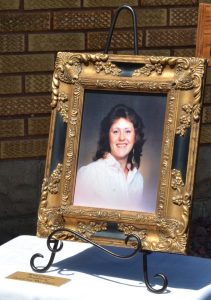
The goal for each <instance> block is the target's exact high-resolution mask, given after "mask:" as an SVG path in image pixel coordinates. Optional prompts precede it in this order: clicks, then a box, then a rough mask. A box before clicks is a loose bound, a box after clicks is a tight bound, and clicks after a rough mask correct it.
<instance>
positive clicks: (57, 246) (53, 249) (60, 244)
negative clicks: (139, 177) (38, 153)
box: [30, 5, 168, 294]
mask: <svg viewBox="0 0 211 300" xmlns="http://www.w3.org/2000/svg"><path fill="white" fill-rule="evenodd" d="M123 9H127V10H129V11H130V13H131V15H132V18H133V31H134V54H135V55H138V32H137V18H136V14H135V11H134V10H133V9H132V7H130V6H128V5H122V6H120V7H119V8H118V9H117V11H116V13H115V15H114V17H113V20H112V25H111V28H110V30H109V35H108V39H107V42H106V46H105V50H104V53H105V54H106V53H108V49H109V46H110V43H111V39H112V35H113V31H114V26H115V24H116V21H117V17H118V15H119V13H120V12H121V11H122V10H123ZM61 232H69V233H71V234H73V235H74V236H75V237H77V238H78V239H80V240H82V241H84V242H87V243H90V244H92V245H93V246H95V247H97V248H98V249H100V250H102V251H104V252H105V253H107V254H109V255H112V256H114V257H116V258H120V259H129V258H132V257H133V256H134V255H136V254H137V253H138V252H142V253H143V274H144V282H145V284H146V287H147V289H148V290H149V291H150V292H152V293H156V294H160V293H163V292H164V291H165V290H166V288H167V286H168V279H167V277H166V276H165V275H164V274H161V273H158V274H156V275H154V277H155V278H160V279H162V281H163V285H162V287H161V288H159V289H155V288H153V287H152V285H151V284H150V282H149V277H148V262H147V256H148V255H149V254H150V253H151V252H150V251H146V250H142V245H141V239H140V238H139V236H137V235H135V234H130V235H128V236H126V238H125V244H126V245H127V243H128V242H129V240H130V239H132V240H133V242H134V240H135V241H136V246H135V249H134V251H133V252H131V253H130V254H129V255H125V256H122V255H119V254H116V253H113V252H111V251H109V250H108V249H105V248H104V247H102V246H100V245H99V244H97V243H95V242H93V241H91V240H90V239H88V238H86V237H84V236H82V235H81V234H79V233H78V232H75V231H73V230H70V229H68V228H61V229H56V230H54V231H53V232H52V233H51V234H50V235H49V236H48V238H47V247H48V249H49V251H50V252H51V256H50V259H49V262H48V263H47V265H46V266H45V267H36V266H35V259H36V258H38V257H41V258H44V256H43V255H42V254H40V253H36V254H34V255H33V256H32V257H31V259H30V265H31V268H32V270H33V271H35V272H38V273H44V272H46V271H47V270H48V269H49V268H50V267H51V265H52V264H53V261H54V258H55V255H56V253H57V252H59V251H60V250H61V249H62V248H63V242H62V241H60V240H57V239H56V238H54V237H53V236H55V235H56V234H58V233H61ZM51 245H53V247H52V246H51Z"/></svg>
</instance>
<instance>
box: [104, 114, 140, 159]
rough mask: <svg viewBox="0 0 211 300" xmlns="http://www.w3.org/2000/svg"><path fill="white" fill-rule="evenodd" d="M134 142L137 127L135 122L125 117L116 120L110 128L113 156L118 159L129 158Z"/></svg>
mask: <svg viewBox="0 0 211 300" xmlns="http://www.w3.org/2000/svg"><path fill="white" fill-rule="evenodd" d="M134 143H135V129H134V126H133V123H132V122H130V121H129V120H128V119H125V118H119V119H117V120H116V121H114V123H113V124H112V125H111V128H110V130H109V144H110V149H111V154H112V155H113V157H114V158H115V159H116V160H117V161H119V160H124V159H125V160H127V158H128V154H129V153H130V151H131V150H132V148H133V145H134Z"/></svg>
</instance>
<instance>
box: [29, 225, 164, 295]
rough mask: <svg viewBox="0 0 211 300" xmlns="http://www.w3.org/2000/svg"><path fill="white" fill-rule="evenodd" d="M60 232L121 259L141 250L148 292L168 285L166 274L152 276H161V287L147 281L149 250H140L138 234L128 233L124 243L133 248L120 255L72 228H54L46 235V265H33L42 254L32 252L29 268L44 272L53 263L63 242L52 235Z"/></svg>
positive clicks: (162, 289) (161, 290) (159, 290)
mask: <svg viewBox="0 0 211 300" xmlns="http://www.w3.org/2000/svg"><path fill="white" fill-rule="evenodd" d="M61 232H69V233H71V234H73V235H74V236H76V237H77V238H79V239H80V240H82V241H84V242H87V243H90V244H92V245H93V246H95V247H97V248H98V249H100V250H102V251H104V252H106V253H107V254H109V255H112V256H114V257H117V258H121V259H128V258H131V257H133V256H134V255H136V253H137V252H143V269H144V281H145V284H146V287H147V289H148V290H149V291H150V292H152V293H157V294H160V293H163V292H164V291H165V290H166V288H167V286H168V280H167V278H166V276H165V275H163V274H156V275H155V276H154V277H160V278H162V280H163V286H162V288H160V289H155V288H153V287H152V286H151V284H150V283H149V280H148V268H147V255H148V254H149V253H150V252H149V251H142V247H141V240H140V238H139V236H137V235H135V234H130V235H128V236H127V237H126V239H125V244H126V245H127V244H128V242H129V241H131V242H133V244H134V245H135V247H134V250H133V251H132V252H131V253H130V254H128V255H123V256H122V255H119V254H117V253H113V252H111V251H109V250H107V249H105V248H104V247H102V246H100V245H98V244H97V243H95V242H93V241H91V240H89V239H88V238H86V237H84V236H82V235H81V234H79V233H77V232H75V231H73V230H70V229H67V228H62V229H57V230H54V231H53V232H52V233H51V234H50V235H49V236H48V239H47V247H48V249H49V250H50V252H51V256H50V259H49V262H48V263H47V265H46V266H45V267H36V266H35V259H36V258H37V257H40V258H44V256H43V255H42V254H40V253H36V254H34V255H33V256H32V257H31V259H30V265H31V268H32V270H33V271H35V272H38V273H44V272H46V271H47V270H48V269H49V268H50V267H51V265H52V264H53V261H54V258H55V255H56V253H57V252H59V251H60V250H61V249H62V248H63V242H62V241H59V240H57V239H55V238H54V237H53V236H54V235H55V234H57V233H61ZM51 244H53V247H52V246H51Z"/></svg>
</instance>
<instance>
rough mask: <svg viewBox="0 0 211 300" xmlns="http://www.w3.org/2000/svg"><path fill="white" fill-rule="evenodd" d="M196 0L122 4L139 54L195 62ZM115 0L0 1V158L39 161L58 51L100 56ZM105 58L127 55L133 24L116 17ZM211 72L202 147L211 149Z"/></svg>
mask: <svg viewBox="0 0 211 300" xmlns="http://www.w3.org/2000/svg"><path fill="white" fill-rule="evenodd" d="M198 2H199V1H198V0H174V1H172V0H128V1H127V4H128V5H131V6H132V7H133V8H134V9H135V11H136V14H137V21H138V33H139V40H138V45H139V49H140V54H143V55H164V56H172V55H174V56H194V53H195V38H196V27H197V18H198V4H199V3H198ZM123 4H125V1H122V0H83V1H81V0H46V1H42V0H13V1H4V0H0V79H1V85H0V148H1V151H0V158H1V159H8V158H9V159H14V158H21V157H35V158H37V157H39V156H42V157H43V158H44V157H45V151H46V143H47V137H48V129H49V122H50V121H49V120H50V119H49V117H50V111H51V109H50V99H51V81H52V73H53V69H54V62H55V57H56V53H57V52H58V51H66V50H70V51H82V52H84V51H98V52H99V51H103V49H104V47H105V41H106V38H107V35H108V29H109V28H110V24H111V20H112V16H113V14H114V12H115V10H116V8H118V7H119V6H120V5H123ZM110 51H113V52H114V53H133V32H132V20H131V15H130V13H129V12H128V11H125V10H123V11H121V13H120V15H119V18H118V21H117V24H116V30H115V31H114V34H113V38H112V42H111V47H110ZM210 99H211V71H210V69H209V71H208V76H207V82H206V89H205V100H204V103H205V108H204V110H203V118H202V119H203V128H202V137H201V143H202V144H203V145H204V144H207V143H211V136H210V134H209V130H210V127H211V116H210V115H211V113H210V111H211V108H210V107H211V100H210Z"/></svg>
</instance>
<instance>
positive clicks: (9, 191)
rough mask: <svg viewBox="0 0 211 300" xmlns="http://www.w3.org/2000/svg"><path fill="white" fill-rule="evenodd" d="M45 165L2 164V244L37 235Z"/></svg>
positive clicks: (36, 162) (33, 162) (32, 161)
mask: <svg viewBox="0 0 211 300" xmlns="http://www.w3.org/2000/svg"><path fill="white" fill-rule="evenodd" d="M44 165H45V161H44V160H35V159H27V160H10V161H1V167H0V207H1V209H0V244H2V243H4V242H7V241H8V240H10V239H12V238H14V237H16V236H18V235H24V234H29V235H34V234H36V226H37V211H38V205H39V199H40V192H41V185H42V180H43V175H44Z"/></svg>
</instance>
